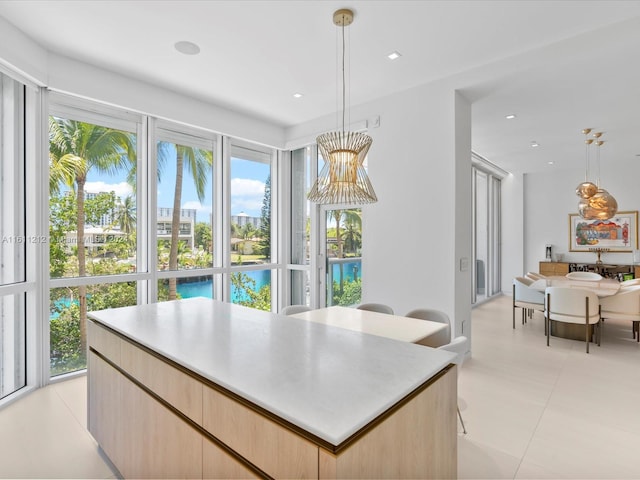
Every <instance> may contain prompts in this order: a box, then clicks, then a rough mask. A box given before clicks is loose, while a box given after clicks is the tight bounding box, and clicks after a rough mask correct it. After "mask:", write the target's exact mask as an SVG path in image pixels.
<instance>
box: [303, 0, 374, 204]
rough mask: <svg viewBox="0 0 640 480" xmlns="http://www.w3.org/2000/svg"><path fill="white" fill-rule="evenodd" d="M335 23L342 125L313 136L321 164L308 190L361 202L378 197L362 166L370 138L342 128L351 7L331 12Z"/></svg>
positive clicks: (317, 198) (326, 199) (319, 199)
mask: <svg viewBox="0 0 640 480" xmlns="http://www.w3.org/2000/svg"><path fill="white" fill-rule="evenodd" d="M333 23H334V25H336V26H338V27H340V30H341V33H342V58H341V60H342V69H341V72H342V127H340V126H338V127H337V128H336V131H333V132H327V133H323V134H322V135H320V136H319V137H318V138H316V142H317V144H318V149H319V150H320V154H321V155H322V158H324V167H322V170H321V171H320V173H319V174H318V178H317V179H316V181H315V182H314V184H313V187H311V191H310V192H309V193H308V194H307V198H308V199H309V200H311V201H312V202H314V203H320V204H325V205H330V204H351V205H362V204H365V203H375V202H377V201H378V197H376V192H374V191H373V186H372V185H371V182H370V181H369V177H368V176H367V171H366V170H365V168H364V159H365V157H366V156H367V152H368V151H369V147H370V146H371V143H372V142H373V140H372V139H371V137H370V136H369V135H366V134H364V133H361V132H348V131H345V126H346V125H347V123H348V122H347V121H346V117H348V115H347V105H346V93H345V92H346V91H347V87H346V83H347V82H346V75H345V49H346V44H345V37H344V28H345V27H346V26H348V25H351V23H353V11H351V10H349V9H347V8H342V9H340V10H336V11H335V12H334V14H333Z"/></svg>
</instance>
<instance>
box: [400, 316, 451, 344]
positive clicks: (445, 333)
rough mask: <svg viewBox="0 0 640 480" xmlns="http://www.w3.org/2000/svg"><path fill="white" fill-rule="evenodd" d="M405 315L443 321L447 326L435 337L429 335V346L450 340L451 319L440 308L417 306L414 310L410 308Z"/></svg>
mask: <svg viewBox="0 0 640 480" xmlns="http://www.w3.org/2000/svg"><path fill="white" fill-rule="evenodd" d="M405 317H409V318H417V319H419V320H428V321H431V322H438V323H444V324H445V325H446V326H447V328H446V329H444V330H442V331H441V332H438V333H437V334H436V335H437V338H436V339H433V338H431V337H429V339H430V341H431V342H430V343H429V345H430V346H434V347H436V346H437V347H439V346H441V345H445V344H447V343H449V342H451V320H449V315H447V314H446V313H444V312H442V311H440V310H434V309H432V308H417V309H415V310H411V311H410V312H409V313H407V314H406V315H405Z"/></svg>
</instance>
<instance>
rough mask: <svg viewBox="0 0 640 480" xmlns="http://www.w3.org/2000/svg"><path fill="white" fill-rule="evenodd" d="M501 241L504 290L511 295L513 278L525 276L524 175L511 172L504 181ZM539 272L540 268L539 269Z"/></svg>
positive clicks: (502, 187)
mask: <svg viewBox="0 0 640 480" xmlns="http://www.w3.org/2000/svg"><path fill="white" fill-rule="evenodd" d="M500 185H501V192H500V193H501V198H502V202H501V210H502V218H501V240H500V251H501V253H502V271H501V285H502V287H501V290H502V293H504V294H507V295H511V293H512V288H511V285H512V281H513V277H518V276H522V274H523V273H526V272H527V271H528V270H527V269H525V266H524V264H525V262H524V256H525V252H524V249H525V240H524V225H525V217H524V214H525V212H524V197H523V195H524V192H523V189H524V176H523V175H522V174H521V173H520V174H510V175H508V176H507V177H505V178H503V179H502V181H501V183H500ZM535 271H537V269H536V270H535Z"/></svg>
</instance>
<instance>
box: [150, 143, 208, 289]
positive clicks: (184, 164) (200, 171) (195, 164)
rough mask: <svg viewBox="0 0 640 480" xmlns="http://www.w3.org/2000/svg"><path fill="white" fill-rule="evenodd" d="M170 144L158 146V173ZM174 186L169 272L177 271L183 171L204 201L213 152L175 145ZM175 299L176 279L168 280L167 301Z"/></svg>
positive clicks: (166, 156) (165, 158) (199, 197)
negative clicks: (186, 173)
mask: <svg viewBox="0 0 640 480" xmlns="http://www.w3.org/2000/svg"><path fill="white" fill-rule="evenodd" d="M169 147H170V144H168V143H166V142H160V144H159V145H158V172H160V171H161V170H162V168H161V167H162V166H163V164H164V163H165V162H166V161H167V160H168V158H169V152H170V148H169ZM175 159H176V184H175V188H174V194H173V211H172V216H171V244H170V246H169V270H178V238H179V234H180V211H181V208H182V178H183V175H184V171H185V170H186V171H187V172H189V173H191V178H192V180H193V183H194V185H195V187H196V195H197V196H198V200H200V201H201V202H202V201H204V196H205V188H206V186H207V174H208V172H209V171H210V170H211V167H212V165H213V152H212V151H211V150H204V149H201V148H194V147H185V146H183V145H175ZM175 299H176V278H175V277H173V278H170V279H169V300H175Z"/></svg>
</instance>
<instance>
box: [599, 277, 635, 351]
mask: <svg viewBox="0 0 640 480" xmlns="http://www.w3.org/2000/svg"><path fill="white" fill-rule="evenodd" d="M600 316H601V317H602V318H603V319H607V320H608V319H611V320H628V321H630V322H631V331H632V332H633V338H637V339H638V342H640V333H639V332H638V326H639V325H640V285H635V286H630V287H627V288H623V289H620V291H619V292H618V293H616V294H615V295H611V296H610V297H604V298H602V299H600Z"/></svg>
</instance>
